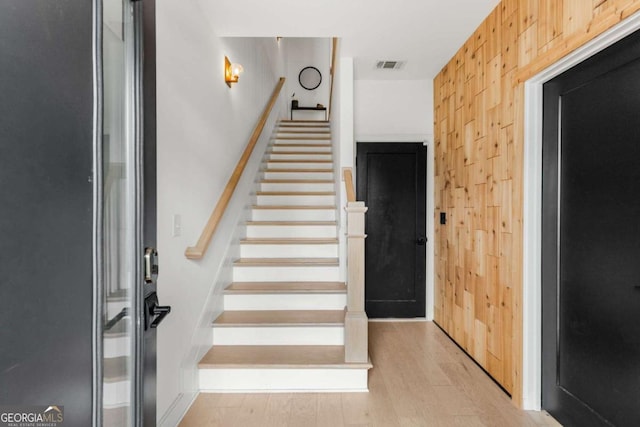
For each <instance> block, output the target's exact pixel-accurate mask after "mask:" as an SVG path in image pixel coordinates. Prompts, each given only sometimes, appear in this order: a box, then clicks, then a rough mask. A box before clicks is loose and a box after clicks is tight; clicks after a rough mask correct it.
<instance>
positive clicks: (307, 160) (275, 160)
mask: <svg viewBox="0 0 640 427" xmlns="http://www.w3.org/2000/svg"><path fill="white" fill-rule="evenodd" d="M266 163H333V160H316V159H290V160H288V159H269V160H267V161H266Z"/></svg>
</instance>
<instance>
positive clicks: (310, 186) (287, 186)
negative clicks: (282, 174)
mask: <svg viewBox="0 0 640 427" xmlns="http://www.w3.org/2000/svg"><path fill="white" fill-rule="evenodd" d="M334 190H335V185H334V183H333V182H320V183H318V182H263V183H261V184H260V191H334ZM332 204H333V203H332Z"/></svg>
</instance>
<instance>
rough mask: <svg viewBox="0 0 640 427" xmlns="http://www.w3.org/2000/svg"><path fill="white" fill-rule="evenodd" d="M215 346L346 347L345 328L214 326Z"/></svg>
mask: <svg viewBox="0 0 640 427" xmlns="http://www.w3.org/2000/svg"><path fill="white" fill-rule="evenodd" d="M213 345H344V326H256V327H253V326H251V327H249V326H237V327H236V326H225V327H216V326H214V328H213Z"/></svg>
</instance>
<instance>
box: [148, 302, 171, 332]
mask: <svg viewBox="0 0 640 427" xmlns="http://www.w3.org/2000/svg"><path fill="white" fill-rule="evenodd" d="M169 313H171V306H169V305H156V306H155V307H153V314H154V315H155V316H157V317H156V318H155V319H153V322H151V325H150V326H149V327H150V328H152V329H155V328H157V327H158V325H159V324H160V322H162V320H163V319H164V318H165V317H167V314H169Z"/></svg>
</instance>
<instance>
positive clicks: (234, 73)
mask: <svg viewBox="0 0 640 427" xmlns="http://www.w3.org/2000/svg"><path fill="white" fill-rule="evenodd" d="M243 71H244V68H243V67H242V65H240V64H232V63H231V61H229V58H227V57H226V56H225V57H224V81H225V82H226V83H227V86H229V87H231V83H238V78H239V77H240V73H242V72H243Z"/></svg>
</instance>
